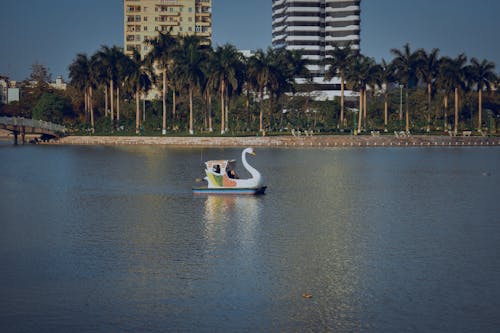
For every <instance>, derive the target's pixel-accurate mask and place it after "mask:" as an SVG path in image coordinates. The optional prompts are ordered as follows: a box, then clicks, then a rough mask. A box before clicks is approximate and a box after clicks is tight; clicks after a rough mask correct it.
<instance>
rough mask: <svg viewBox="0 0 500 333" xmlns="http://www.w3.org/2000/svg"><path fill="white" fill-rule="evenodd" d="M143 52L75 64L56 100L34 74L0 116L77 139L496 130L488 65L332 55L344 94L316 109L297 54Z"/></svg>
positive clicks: (191, 44)
mask: <svg viewBox="0 0 500 333" xmlns="http://www.w3.org/2000/svg"><path fill="white" fill-rule="evenodd" d="M148 44H149V48H150V50H151V51H150V52H149V53H148V54H147V55H146V56H145V57H141V55H140V54H139V53H138V52H137V51H134V53H133V54H132V55H131V56H127V55H125V53H124V52H123V50H122V49H121V48H119V47H117V46H112V47H109V46H102V47H101V48H100V49H99V50H97V51H96V52H95V53H94V54H92V55H90V56H88V55H86V54H78V55H76V57H75V59H74V61H73V62H72V63H71V64H70V65H69V77H70V80H71V82H70V85H69V87H68V89H67V90H66V91H64V92H62V91H56V90H54V89H51V88H50V87H49V86H48V85H46V84H44V82H46V81H47V78H48V77H49V74H48V71H47V69H45V68H44V67H43V66H41V65H38V66H34V68H33V74H32V75H31V78H30V79H28V80H26V82H25V84H24V89H23V95H22V96H23V97H22V99H21V102H19V103H15V104H12V105H4V106H1V107H0V113H1V114H3V115H8V116H24V117H33V118H36V119H42V120H47V121H53V122H57V123H61V122H63V123H64V124H65V125H66V126H68V127H70V128H71V129H72V130H73V131H74V132H75V133H78V134H86V135H92V134H101V135H121V134H123V135H130V134H134V133H135V134H143V135H162V134H168V135H193V134H195V135H214V136H215V135H256V134H257V135H262V134H266V133H267V134H270V133H283V132H288V133H290V131H291V130H292V129H296V130H300V129H301V130H314V131H315V132H323V133H346V132H348V133H370V131H372V130H377V131H388V132H392V131H394V130H397V131H406V132H412V133H440V134H443V133H444V132H447V131H450V132H455V133H457V132H458V131H461V130H474V131H477V132H481V133H482V132H490V133H496V130H497V127H498V126H499V123H500V98H499V96H498V93H497V89H498V82H499V78H498V75H497V74H496V72H495V64H494V63H492V62H490V61H488V60H478V59H476V58H471V59H469V58H468V57H466V56H465V55H463V54H461V55H459V56H457V57H456V58H450V57H446V56H440V54H439V50H438V49H433V50H431V51H427V50H424V49H417V50H412V49H411V47H410V45H408V44H407V45H405V46H404V47H403V48H401V49H393V50H391V53H392V55H393V59H391V60H390V61H385V60H382V61H381V62H377V61H375V60H374V59H373V58H369V57H367V56H364V55H363V54H361V53H359V52H357V51H354V50H351V48H350V46H349V45H347V46H345V47H343V48H336V49H334V50H333V51H332V52H331V53H330V56H329V57H327V61H326V63H325V64H324V65H326V69H327V70H326V72H325V79H330V78H332V77H339V78H341V80H340V81H341V86H342V87H341V89H342V93H341V96H339V97H336V98H335V99H333V100H326V101H320V100H317V99H316V98H314V97H315V96H314V90H315V85H314V84H313V82H312V79H311V77H312V75H311V73H310V72H309V71H308V70H307V67H306V65H307V64H308V63H307V62H306V61H305V60H304V59H302V57H301V53H300V52H299V51H288V50H284V49H271V48H269V49H267V50H258V51H257V52H256V53H255V54H253V55H251V56H249V57H244V56H243V55H242V53H240V52H239V51H238V50H237V49H236V48H235V47H234V46H233V45H230V44H226V45H223V46H217V47H212V46H210V45H207V44H206V43H204V42H203V40H201V39H199V38H198V37H195V36H183V37H175V36H172V35H170V34H169V33H159V35H158V37H157V38H155V39H153V40H150V41H148ZM296 78H302V80H301V81H302V82H304V83H303V84H301V85H298V84H297V83H296V81H295V79H296ZM33 82H34V83H33ZM345 91H349V92H350V93H349V94H347V93H346V92H345ZM352 92H353V93H352Z"/></svg>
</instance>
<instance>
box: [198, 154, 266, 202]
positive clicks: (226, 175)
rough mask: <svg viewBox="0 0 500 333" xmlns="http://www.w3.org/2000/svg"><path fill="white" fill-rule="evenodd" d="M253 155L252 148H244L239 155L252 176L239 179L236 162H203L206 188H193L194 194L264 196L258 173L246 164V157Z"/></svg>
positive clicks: (261, 180) (263, 187)
mask: <svg viewBox="0 0 500 333" xmlns="http://www.w3.org/2000/svg"><path fill="white" fill-rule="evenodd" d="M247 154H250V155H255V152H254V150H253V148H246V149H245V150H243V152H242V153H241V161H242V163H243V166H244V167H245V169H246V170H247V171H248V172H249V173H250V175H251V176H252V177H251V178H248V179H240V178H239V177H238V175H237V174H236V171H235V167H236V160H211V161H207V162H205V174H206V176H205V178H203V179H204V180H205V181H206V182H207V183H208V185H207V186H206V187H194V188H193V193H194V194H253V195H257V194H264V192H265V191H266V188H267V186H264V180H263V177H262V175H261V174H260V172H259V171H257V170H256V169H255V168H254V167H252V166H251V165H250V164H248V162H247V159H246V155H247Z"/></svg>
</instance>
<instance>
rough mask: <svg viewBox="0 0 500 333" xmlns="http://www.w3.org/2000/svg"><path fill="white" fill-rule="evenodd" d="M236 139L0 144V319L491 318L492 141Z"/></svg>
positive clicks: (496, 324)
mask: <svg viewBox="0 0 500 333" xmlns="http://www.w3.org/2000/svg"><path fill="white" fill-rule="evenodd" d="M240 151H241V150H240V149H173V148H163V147H65V146H56V147H52V146H25V147H13V146H11V145H10V144H2V145H0V199H1V200H0V230H1V232H0V262H1V266H0V267H1V268H0V269H1V271H0V299H1V300H2V301H1V302H0V331H1V332H168V331H179V332H193V331H196V332H197V331H199V332H498V331H499V330H500V315H499V314H500V257H499V250H500V208H499V204H500V203H499V189H500V148H498V147H496V148H432V149H430V148H410V149H397V148H394V149H390V148H383V149H382V148H381V149H377V148H369V149H308V150H300V149H257V156H256V157H249V161H250V163H251V164H253V165H254V166H255V167H256V168H257V169H259V170H261V171H262V173H263V174H264V175H265V177H266V179H267V185H268V186H269V187H268V192H267V194H266V195H265V196H260V197H246V196H229V197H225V196H193V195H192V194H191V187H192V186H193V185H196V183H195V179H196V178H199V177H200V176H201V172H202V168H201V162H202V161H203V160H207V159H213V158H236V159H238V160H239V159H240ZM240 167H241V164H240ZM239 173H240V174H241V175H242V176H243V175H244V174H245V172H244V171H243V170H241V169H240V170H239ZM304 293H309V294H311V295H313V297H312V298H309V299H306V298H303V297H302V295H303V294H304Z"/></svg>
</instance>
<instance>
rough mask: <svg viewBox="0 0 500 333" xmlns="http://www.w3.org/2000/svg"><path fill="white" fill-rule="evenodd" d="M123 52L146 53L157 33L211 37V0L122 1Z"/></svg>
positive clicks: (209, 38) (208, 38)
mask: <svg viewBox="0 0 500 333" xmlns="http://www.w3.org/2000/svg"><path fill="white" fill-rule="evenodd" d="M123 4H124V43H123V45H124V50H125V53H127V54H130V53H132V51H133V49H137V50H139V51H140V53H141V54H143V55H144V54H147V53H148V52H149V50H150V46H149V45H148V44H147V43H145V41H147V40H148V39H152V38H155V37H156V36H158V31H162V32H166V31H169V30H170V29H172V30H171V31H172V35H184V34H186V35H198V36H201V37H204V38H206V39H207V40H211V38H212V0H124V1H123Z"/></svg>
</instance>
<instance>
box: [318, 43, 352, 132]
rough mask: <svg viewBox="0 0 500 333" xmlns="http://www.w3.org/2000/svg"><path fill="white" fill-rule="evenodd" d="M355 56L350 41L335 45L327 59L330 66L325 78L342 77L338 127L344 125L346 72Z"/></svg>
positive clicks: (326, 61)
mask: <svg viewBox="0 0 500 333" xmlns="http://www.w3.org/2000/svg"><path fill="white" fill-rule="evenodd" d="M353 56H354V52H353V50H352V49H351V44H350V43H349V44H347V45H346V46H344V47H335V48H334V49H333V51H331V52H330V54H329V55H328V56H327V57H326V59H325V65H326V66H327V67H328V68H327V70H326V72H325V80H331V79H332V78H334V77H339V78H340V118H339V119H340V123H339V124H337V128H339V127H344V84H345V79H346V72H347V70H348V68H349V66H350V64H351V63H352V61H353ZM339 125H340V126H339Z"/></svg>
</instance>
